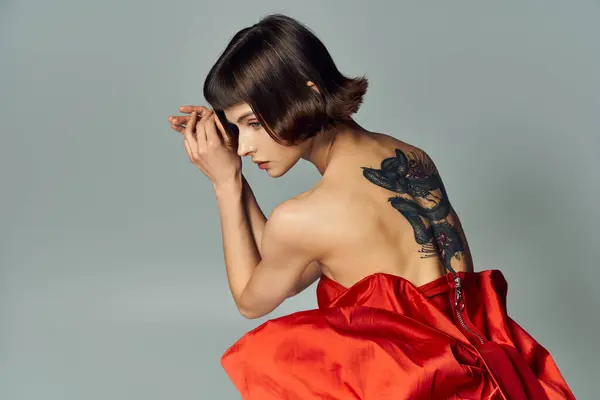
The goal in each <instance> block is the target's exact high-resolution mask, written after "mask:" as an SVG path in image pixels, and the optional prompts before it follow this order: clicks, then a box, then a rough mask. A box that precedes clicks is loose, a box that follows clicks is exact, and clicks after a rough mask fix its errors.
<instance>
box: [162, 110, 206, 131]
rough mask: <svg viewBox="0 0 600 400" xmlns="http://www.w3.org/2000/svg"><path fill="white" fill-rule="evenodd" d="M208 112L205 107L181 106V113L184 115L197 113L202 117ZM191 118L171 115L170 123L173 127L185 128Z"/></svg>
mask: <svg viewBox="0 0 600 400" xmlns="http://www.w3.org/2000/svg"><path fill="white" fill-rule="evenodd" d="M207 110H208V108H206V107H204V106H181V107H179V111H181V112H183V113H188V114H191V113H192V111H195V112H196V113H198V115H199V116H202V115H203V114H204V112H205V111H207ZM189 118H190V116H189V115H170V116H169V122H170V123H171V124H173V125H181V126H183V125H185V124H186V123H187V121H188V119H189ZM179 132H180V131H179Z"/></svg>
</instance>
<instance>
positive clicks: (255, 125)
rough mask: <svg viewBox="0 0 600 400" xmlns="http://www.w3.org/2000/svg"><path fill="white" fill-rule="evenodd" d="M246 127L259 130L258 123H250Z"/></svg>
mask: <svg viewBox="0 0 600 400" xmlns="http://www.w3.org/2000/svg"><path fill="white" fill-rule="evenodd" d="M248 125H250V126H251V127H253V128H254V129H258V128H260V122H258V121H255V122H250V123H249V124H248Z"/></svg>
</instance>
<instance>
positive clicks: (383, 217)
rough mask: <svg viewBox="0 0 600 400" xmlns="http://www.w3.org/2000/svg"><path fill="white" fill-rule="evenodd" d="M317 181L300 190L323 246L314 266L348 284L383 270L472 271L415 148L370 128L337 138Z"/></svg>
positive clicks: (417, 277) (433, 172)
mask: <svg viewBox="0 0 600 400" xmlns="http://www.w3.org/2000/svg"><path fill="white" fill-rule="evenodd" d="M342 140H343V142H341V143H340V144H339V146H338V151H337V153H336V154H334V156H332V159H331V161H330V164H329V166H328V167H327V170H326V171H325V173H324V175H323V178H322V180H321V181H320V182H319V184H317V186H315V188H314V189H312V190H311V191H309V192H307V193H304V194H303V195H301V196H299V197H301V198H303V199H304V200H305V201H307V202H308V203H309V204H310V206H311V207H312V208H313V209H314V212H315V217H316V220H317V221H319V222H318V224H316V226H315V227H314V232H313V233H312V234H314V235H316V236H317V237H318V238H319V240H320V241H321V243H323V245H324V246H325V248H326V249H327V251H326V252H325V256H323V258H322V259H320V260H318V262H319V264H320V266H321V272H322V273H323V274H324V275H326V276H327V277H329V278H331V279H333V280H335V281H337V282H339V283H340V284H342V285H343V286H346V287H349V286H351V285H352V284H354V283H356V282H357V281H359V280H360V279H362V278H364V277H366V276H368V275H370V274H373V273H376V272H385V273H389V274H393V275H398V276H401V277H403V278H405V279H408V280H409V281H411V282H412V283H413V284H415V285H417V286H418V285H422V284H424V283H427V282H430V281H432V280H434V279H436V278H438V277H440V276H442V275H444V274H445V273H447V272H450V271H451V270H455V271H472V270H473V267H472V260H471V255H470V251H469V248H468V244H467V242H466V237H465V235H464V232H463V230H462V227H461V225H460V221H459V219H458V216H457V215H456V213H455V212H454V210H453V208H452V206H451V205H450V203H449V200H448V196H447V194H446V191H445V188H444V187H443V184H442V181H441V178H440V176H439V174H438V171H437V168H436V167H435V164H434V163H433V161H432V160H431V159H430V158H429V156H428V155H427V154H426V153H425V152H424V151H423V150H420V149H418V148H417V147H415V146H411V145H409V144H407V143H405V142H402V141H400V140H398V139H395V138H393V137H391V136H388V135H384V134H379V133H373V132H369V133H367V134H361V135H360V136H359V137H353V138H344V139H342Z"/></svg>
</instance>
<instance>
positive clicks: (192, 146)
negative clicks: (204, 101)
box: [183, 111, 198, 158]
mask: <svg viewBox="0 0 600 400" xmlns="http://www.w3.org/2000/svg"><path fill="white" fill-rule="evenodd" d="M196 119H197V115H196V112H195V111H193V112H192V114H191V115H190V118H189V119H188V122H187V125H186V127H185V129H183V136H184V137H185V140H184V142H185V143H186V144H187V146H189V152H190V153H191V154H192V158H196V157H197V156H198V141H197V140H196V138H195V137H194V136H195V135H194V127H195V126H196ZM186 150H187V149H186Z"/></svg>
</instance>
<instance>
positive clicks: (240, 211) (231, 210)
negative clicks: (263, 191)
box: [215, 176, 264, 305]
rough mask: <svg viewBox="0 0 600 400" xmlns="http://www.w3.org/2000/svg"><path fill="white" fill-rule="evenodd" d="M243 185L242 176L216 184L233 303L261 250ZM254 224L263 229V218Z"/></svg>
mask: <svg viewBox="0 0 600 400" xmlns="http://www.w3.org/2000/svg"><path fill="white" fill-rule="evenodd" d="M244 186H245V185H244V179H243V177H242V176H239V177H237V178H236V179H235V180H234V181H232V182H229V183H227V184H222V185H218V186H215V195H216V198H217V202H218V204H219V213H220V217H221V232H222V238H223V253H224V258H225V268H226V270H227V279H228V280H229V289H230V290H231V294H232V296H233V299H234V300H235V303H236V305H239V299H240V297H241V295H242V292H243V291H244V289H245V287H246V285H247V284H248V281H249V280H250V277H251V276H252V273H253V272H254V269H255V268H256V266H257V265H258V263H259V262H260V253H259V251H258V247H257V243H256V241H255V238H254V233H253V227H252V226H251V224H250V221H249V218H248V215H247V212H246V205H245V204H244V203H245V200H244V197H245V195H244V191H245V190H244ZM251 197H252V198H253V197H254V196H251ZM253 214H256V212H253ZM261 214H262V213H261ZM253 218H255V219H256V215H253ZM256 225H257V228H256V230H257V231H258V230H260V232H262V230H263V229H264V222H263V223H262V224H261V223H260V218H258V222H257V223H256ZM260 225H262V226H260Z"/></svg>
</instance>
